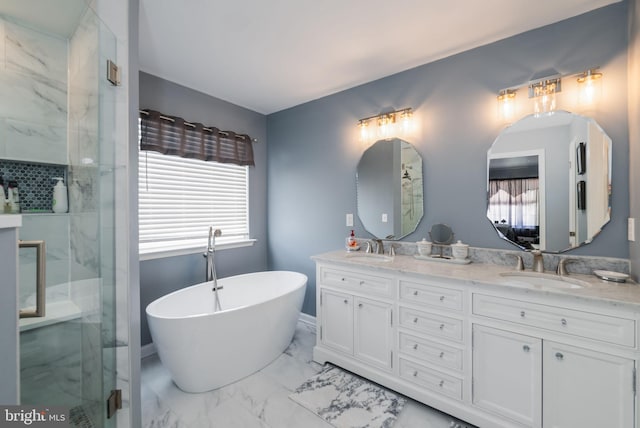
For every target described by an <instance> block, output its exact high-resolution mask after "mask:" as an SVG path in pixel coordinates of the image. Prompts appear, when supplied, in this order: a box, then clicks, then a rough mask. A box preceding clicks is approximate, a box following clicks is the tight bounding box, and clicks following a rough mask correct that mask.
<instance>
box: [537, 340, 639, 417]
mask: <svg viewBox="0 0 640 428" xmlns="http://www.w3.org/2000/svg"><path fill="white" fill-rule="evenodd" d="M542 364H543V367H544V369H543V370H544V377H543V384H544V387H543V390H542V394H543V395H542V396H543V403H542V406H543V418H542V423H543V426H544V427H545V428H571V427H576V426H577V427H581V428H582V427H584V428H591V427H592V428H599V427H633V426H634V422H633V417H634V402H635V388H636V387H635V382H636V379H635V363H634V360H632V359H629V358H624V357H620V356H616V355H611V354H608V353H604V352H598V351H594V350H591V349H586V348H581V347H575V346H569V345H564V344H560V343H555V342H551V341H544V344H543V358H542Z"/></svg>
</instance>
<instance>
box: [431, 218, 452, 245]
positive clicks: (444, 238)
mask: <svg viewBox="0 0 640 428" xmlns="http://www.w3.org/2000/svg"><path fill="white" fill-rule="evenodd" d="M429 237H430V238H431V242H433V243H434V244H439V245H448V244H450V243H451V242H453V230H451V228H450V227H449V226H447V225H446V224H443V223H438V224H434V225H433V226H431V230H430V231H429Z"/></svg>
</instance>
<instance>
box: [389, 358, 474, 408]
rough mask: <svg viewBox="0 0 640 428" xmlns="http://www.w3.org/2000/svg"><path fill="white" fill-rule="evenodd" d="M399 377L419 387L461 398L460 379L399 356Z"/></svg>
mask: <svg viewBox="0 0 640 428" xmlns="http://www.w3.org/2000/svg"><path fill="white" fill-rule="evenodd" d="M400 377H401V378H402V379H405V380H407V381H409V382H411V383H415V384H416V385H420V386H421V387H424V388H427V389H430V390H431V391H435V392H438V393H441V394H444V395H447V396H449V397H452V398H455V399H457V400H462V379H458V378H457V377H453V376H449V375H447V374H444V373H441V372H439V371H437V370H433V369H430V368H428V367H425V366H423V365H421V364H417V363H414V362H412V361H409V360H405V359H404V358H400Z"/></svg>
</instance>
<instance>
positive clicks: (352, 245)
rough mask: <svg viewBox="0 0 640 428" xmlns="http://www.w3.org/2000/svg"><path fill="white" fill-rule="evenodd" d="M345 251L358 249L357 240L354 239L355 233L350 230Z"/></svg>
mask: <svg viewBox="0 0 640 428" xmlns="http://www.w3.org/2000/svg"><path fill="white" fill-rule="evenodd" d="M346 242H347V251H356V250H359V249H360V246H358V241H357V240H356V234H355V233H354V232H353V230H352V231H351V234H350V235H349V236H348V237H347V240H346Z"/></svg>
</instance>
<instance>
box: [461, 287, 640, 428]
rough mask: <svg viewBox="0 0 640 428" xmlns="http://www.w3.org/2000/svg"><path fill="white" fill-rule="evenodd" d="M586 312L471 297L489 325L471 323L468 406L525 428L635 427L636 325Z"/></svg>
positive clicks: (620, 319)
mask: <svg viewBox="0 0 640 428" xmlns="http://www.w3.org/2000/svg"><path fill="white" fill-rule="evenodd" d="M581 309H582V308H581ZM588 309H589V308H585V309H583V310H577V309H569V308H565V307H559V306H552V305H547V304H541V303H534V302H529V301H522V300H515V299H509V298H504V297H502V296H488V295H484V294H479V293H478V294H474V295H473V313H474V315H480V316H485V317H487V319H488V322H489V323H491V324H492V327H489V326H485V325H482V323H483V321H482V319H481V318H478V319H476V318H474V324H473V368H472V371H473V393H472V395H473V404H474V405H475V406H478V407H479V408H482V409H484V410H487V411H490V412H492V413H495V414H497V415H500V416H504V417H506V418H508V419H510V420H513V421H515V422H518V423H520V424H521V425H522V426H525V427H544V428H573V427H580V428H591V427H592V428H601V427H620V428H625V427H629V428H632V427H634V407H635V389H636V379H635V360H634V358H632V356H630V355H629V352H628V351H632V350H633V349H634V348H635V340H636V339H635V337H636V331H635V320H634V319H633V318H631V316H630V317H629V318H625V317H624V316H620V314H615V315H609V314H603V313H595V312H589V311H588ZM495 320H499V321H502V322H497V323H496V322H495ZM496 327H497V328H496ZM513 330H517V331H518V332H519V333H516V332H514V331H513ZM522 332H526V334H522ZM563 339H564V341H560V340H563ZM566 342H572V343H578V344H579V345H578V346H575V345H570V344H567V343H566ZM615 345H618V346H615ZM625 347H627V348H629V349H628V351H626V350H625Z"/></svg>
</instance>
